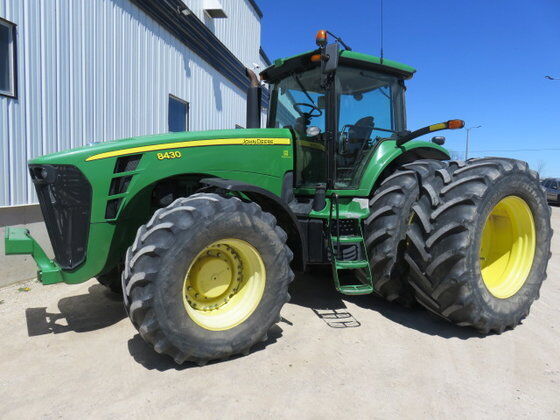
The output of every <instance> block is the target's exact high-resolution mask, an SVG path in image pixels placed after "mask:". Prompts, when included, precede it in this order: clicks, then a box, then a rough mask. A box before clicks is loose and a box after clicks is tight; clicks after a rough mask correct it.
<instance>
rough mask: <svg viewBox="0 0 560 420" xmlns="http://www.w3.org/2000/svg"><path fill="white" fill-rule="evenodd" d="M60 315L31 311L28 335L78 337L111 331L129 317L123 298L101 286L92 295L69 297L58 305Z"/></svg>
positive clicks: (29, 312)
mask: <svg viewBox="0 0 560 420" xmlns="http://www.w3.org/2000/svg"><path fill="white" fill-rule="evenodd" d="M58 310H59V312H58V313H55V312H48V311H47V308H45V307H42V308H27V309H26V310H25V319H26V322H27V335H28V336H29V337H34V336H38V335H45V334H61V333H65V332H69V331H74V332H78V333H83V332H90V331H96V330H100V329H102V328H107V327H110V326H111V325H114V324H116V323H117V322H119V321H121V320H122V319H124V318H125V317H126V312H125V310H124V306H123V303H122V297H121V296H118V295H116V294H114V293H112V292H110V291H109V290H107V289H106V288H105V287H104V286H102V285H100V284H94V285H92V286H90V287H89V289H88V293H86V294H82V295H77V296H69V297H65V298H62V299H60V300H59V301H58Z"/></svg>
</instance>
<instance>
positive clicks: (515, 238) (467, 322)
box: [405, 158, 552, 333]
mask: <svg viewBox="0 0 560 420" xmlns="http://www.w3.org/2000/svg"><path fill="white" fill-rule="evenodd" d="M440 165H441V164H439V163H432V164H430V165H429V168H428V169H429V170H427V171H423V172H422V171H419V172H418V173H419V175H420V179H421V181H420V182H421V186H422V188H421V196H420V199H419V201H418V203H417V205H415V207H414V208H415V217H414V219H413V222H412V224H411V226H410V227H409V230H408V233H407V236H408V240H409V246H408V248H407V252H406V256H405V258H406V261H407V262H408V264H409V265H410V268H411V271H410V274H411V276H410V283H411V285H412V286H413V287H414V289H415V293H416V299H417V300H418V302H419V303H421V304H422V305H423V306H425V307H426V308H427V309H429V310H430V311H432V312H434V313H436V314H438V315H440V316H441V317H443V318H445V319H447V320H449V321H451V322H453V323H455V324H457V325H461V326H472V327H474V328H476V329H478V330H479V331H481V332H483V333H488V332H490V331H495V332H498V333H501V332H503V331H504V330H505V329H507V328H514V327H515V326H516V325H517V324H519V323H520V321H521V320H522V319H523V318H525V317H526V316H527V314H528V313H529V309H530V307H531V304H532V303H533V301H534V300H535V299H537V298H538V297H539V289H540V287H541V284H542V282H543V281H544V279H545V278H546V268H547V265H548V260H549V258H550V255H551V254H550V239H551V236H552V229H551V227H550V209H549V207H548V205H547V203H546V197H545V195H544V194H543V192H542V189H541V187H540V184H539V180H538V175H537V174H536V172H534V171H531V170H529V168H528V166H527V164H526V163H525V162H521V161H517V160H513V159H505V158H482V159H471V160H469V161H467V162H451V163H450V164H449V166H447V167H443V168H442V167H441V166H440ZM490 215H491V218H490V217H489V216H490ZM531 220H532V221H533V223H532V222H531ZM488 226H490V227H488ZM492 226H494V227H492ZM531 226H532V227H531ZM483 232H485V234H484V235H483ZM531 238H532V239H531ZM531 243H533V245H532V246H531ZM488 248H490V251H488ZM488 267H493V268H492V270H494V269H495V270H494V275H489V274H488V271H487V269H488ZM510 281H511V282H512V283H508V282H510ZM515 281H518V283H515Z"/></svg>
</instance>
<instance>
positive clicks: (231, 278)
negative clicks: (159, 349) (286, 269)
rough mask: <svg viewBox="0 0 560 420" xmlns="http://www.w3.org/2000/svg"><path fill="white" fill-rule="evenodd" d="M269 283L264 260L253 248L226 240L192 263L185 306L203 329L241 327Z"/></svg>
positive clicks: (210, 248)
mask: <svg viewBox="0 0 560 420" xmlns="http://www.w3.org/2000/svg"><path fill="white" fill-rule="evenodd" d="M265 282H266V271H265V268H264V263H263V260H262V258H261V256H260V254H259V252H258V251H257V249H256V248H254V247H253V246H252V245H250V244H249V243H248V242H245V241H242V240H239V239H223V240H220V241H216V242H214V243H212V244H210V245H209V246H207V247H206V248H204V249H203V250H202V251H201V252H200V253H199V254H198V255H197V256H196V257H195V258H194V259H193V261H192V263H191V265H190V267H189V268H188V270H187V273H186V275H185V279H184V283H183V303H184V306H185V310H186V311H187V314H188V315H189V317H190V318H191V319H192V320H193V321H194V322H196V323H197V324H198V325H200V326H201V327H203V328H205V329H208V330H212V331H222V330H227V329H230V328H233V327H235V326H236V325H239V324H240V323H241V322H243V321H244V320H245V319H247V318H248V317H249V316H250V315H251V314H252V313H253V311H254V310H255V309H256V308H257V306H258V304H259V302H260V300H261V298H262V295H263V293H264V286H265Z"/></svg>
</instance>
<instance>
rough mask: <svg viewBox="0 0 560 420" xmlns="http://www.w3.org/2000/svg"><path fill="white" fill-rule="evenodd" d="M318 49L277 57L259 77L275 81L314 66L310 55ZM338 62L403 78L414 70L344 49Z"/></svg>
mask: <svg viewBox="0 0 560 420" xmlns="http://www.w3.org/2000/svg"><path fill="white" fill-rule="evenodd" d="M318 52H319V51H318V50H313V51H307V52H305V53H302V54H297V55H294V56H292V57H288V58H278V59H277V60H275V61H274V63H273V64H272V66H270V67H268V68H266V69H264V70H263V71H262V72H261V77H262V78H263V79H264V80H266V81H271V82H272V81H275V80H276V79H279V78H281V77H282V76H284V75H285V74H286V73H291V72H294V71H299V70H304V69H306V68H310V67H314V66H316V65H317V64H316V63H312V62H311V56H312V55H313V54H318ZM339 63H340V64H347V65H350V66H353V67H362V68H368V69H373V70H377V71H380V72H383V73H390V74H393V75H396V76H399V77H401V78H403V79H410V78H411V77H412V75H413V74H414V73H415V72H416V69H415V68H414V67H411V66H408V65H406V64H402V63H398V62H396V61H393V60H387V59H385V58H383V59H381V58H380V57H376V56H373V55H368V54H362V53H359V52H355V51H348V50H344V51H341V52H340V61H339Z"/></svg>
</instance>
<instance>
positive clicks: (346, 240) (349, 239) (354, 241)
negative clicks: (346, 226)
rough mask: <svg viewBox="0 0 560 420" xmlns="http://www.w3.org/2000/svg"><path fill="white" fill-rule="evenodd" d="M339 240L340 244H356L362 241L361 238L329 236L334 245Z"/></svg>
mask: <svg viewBox="0 0 560 420" xmlns="http://www.w3.org/2000/svg"><path fill="white" fill-rule="evenodd" d="M339 239H340V243H341V244H357V243H360V242H362V241H363V240H364V239H363V238H362V237H361V236H331V241H332V243H333V244H335V245H336V244H337V243H338V240H339Z"/></svg>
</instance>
